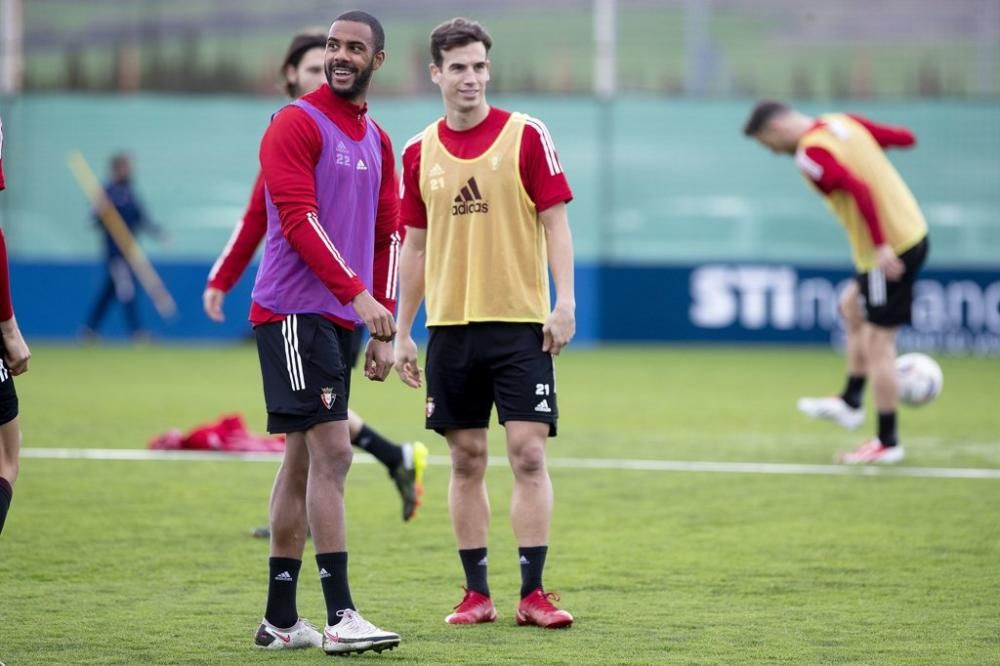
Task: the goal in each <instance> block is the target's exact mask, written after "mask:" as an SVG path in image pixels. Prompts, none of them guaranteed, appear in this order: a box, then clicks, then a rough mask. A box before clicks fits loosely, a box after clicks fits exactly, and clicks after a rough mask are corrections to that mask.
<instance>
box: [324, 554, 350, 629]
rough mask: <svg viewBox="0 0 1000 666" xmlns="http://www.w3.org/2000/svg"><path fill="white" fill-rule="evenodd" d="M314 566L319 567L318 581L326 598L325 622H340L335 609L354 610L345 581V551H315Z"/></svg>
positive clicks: (330, 623) (332, 623)
mask: <svg viewBox="0 0 1000 666" xmlns="http://www.w3.org/2000/svg"><path fill="white" fill-rule="evenodd" d="M316 566H318V567H319V583H320V585H322V586H323V599H325V600H326V623H327V624H329V625H334V624H337V623H338V622H340V618H339V617H337V611H342V610H345V609H347V608H350V609H351V610H354V601H353V600H352V599H351V586H350V585H349V584H348V582H347V552H346V551H342V552H339V553H317V554H316Z"/></svg>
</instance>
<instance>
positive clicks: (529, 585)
mask: <svg viewBox="0 0 1000 666" xmlns="http://www.w3.org/2000/svg"><path fill="white" fill-rule="evenodd" d="M548 552H549V547H548V546H532V547H531V548H518V549H517V554H518V555H520V556H521V558H520V559H521V598H522V599H524V598H525V597H526V596H528V595H529V594H531V593H532V592H534V591H535V590H536V589H538V588H540V587H541V586H542V569H544V568H545V555H546V554H547V553H548Z"/></svg>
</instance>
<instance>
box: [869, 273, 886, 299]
mask: <svg viewBox="0 0 1000 666" xmlns="http://www.w3.org/2000/svg"><path fill="white" fill-rule="evenodd" d="M887 301H888V296H887V294H886V285H885V273H883V272H882V269H880V268H873V269H871V271H869V272H868V305H871V306H874V307H879V306H881V305H885V304H886V302H887Z"/></svg>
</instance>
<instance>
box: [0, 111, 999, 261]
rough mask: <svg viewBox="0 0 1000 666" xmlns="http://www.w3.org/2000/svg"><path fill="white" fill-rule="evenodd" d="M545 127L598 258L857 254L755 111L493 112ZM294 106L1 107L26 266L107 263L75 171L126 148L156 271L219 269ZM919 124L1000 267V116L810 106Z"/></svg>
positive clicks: (966, 248) (939, 233) (931, 161)
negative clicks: (272, 140) (755, 125)
mask: <svg viewBox="0 0 1000 666" xmlns="http://www.w3.org/2000/svg"><path fill="white" fill-rule="evenodd" d="M493 101H494V103H496V104H497V105H498V106H503V107H506V108H512V109H518V110H523V111H526V112H528V113H531V114H532V115H535V116H537V117H539V118H541V119H542V120H544V121H545V122H546V124H547V125H548V126H549V129H550V130H551V133H552V135H553V137H554V139H555V142H556V145H557V148H558V149H559V152H560V156H561V159H562V163H563V166H564V168H565V170H566V173H567V175H568V177H569V179H570V184H571V185H572V187H573V189H574V192H575V194H576V200H575V201H574V203H573V204H572V205H571V208H570V211H571V213H570V215H571V222H572V225H573V228H574V232H575V237H576V245H577V253H578V255H579V256H580V258H581V259H583V260H590V261H600V260H615V261H634V262H637V263H664V262H665V263H670V262H692V261H699V260H703V259H739V260H785V261H788V260H794V261H796V262H797V263H799V264H802V263H805V264H809V263H813V264H831V263H833V264H843V263H846V261H847V258H848V253H847V247H846V241H845V240H844V237H843V234H842V232H841V231H840V229H839V227H838V226H837V224H836V223H835V222H834V221H833V220H832V218H831V217H830V216H829V214H828V213H827V211H826V209H825V207H824V206H823V205H822V204H821V202H820V200H819V198H818V197H817V196H816V195H815V194H814V193H813V192H811V191H810V190H809V188H807V187H806V186H805V184H804V182H803V181H802V179H801V178H800V177H799V176H798V174H797V172H796V169H795V167H794V165H793V163H792V161H791V160H789V159H788V158H779V157H775V156H773V155H771V154H769V153H768V152H765V151H763V150H761V149H760V148H759V147H757V146H756V145H755V144H753V143H752V142H749V141H747V140H744V139H743V137H742V136H741V134H740V126H741V124H742V122H743V119H744V116H745V114H746V112H747V110H748V108H749V106H750V102H749V101H693V100H677V101H672V100H664V99H659V98H658V99H643V98H625V99H621V100H619V101H617V102H615V103H614V104H611V105H601V104H600V103H598V102H595V101H593V100H590V99H586V98H563V97H552V98H546V97H531V98H495V99H494V100H493ZM281 103H282V101H281V100H279V99H259V98H244V97H174V96H155V95H140V96H132V97H122V96H93V97H91V96H47V95H30V96H24V97H19V98H11V99H6V100H2V101H0V115H2V117H3V119H4V128H5V141H4V167H5V173H6V175H7V181H8V191H7V192H5V193H4V194H3V195H2V196H0V222H2V223H3V226H4V228H5V230H6V232H7V237H8V243H9V244H10V246H11V250H10V251H11V253H12V254H13V255H14V256H16V257H18V258H20V259H27V260H30V259H33V258H38V259H48V260H51V259H65V260H77V259H81V258H88V257H95V256H96V255H97V252H98V248H99V246H98V242H97V236H96V234H95V233H94V230H93V226H92V224H91V222H90V220H89V216H88V208H87V205H86V203H85V201H84V199H83V196H82V195H81V194H80V192H79V190H78V189H77V186H76V184H75V182H74V181H73V179H72V176H71V174H70V172H69V170H68V168H67V167H66V156H67V154H68V153H69V152H70V151H72V150H74V149H79V150H81V151H82V152H83V153H84V154H85V155H86V156H87V158H88V159H89V160H90V161H91V163H92V164H93V166H94V167H95V169H97V170H98V171H99V172H100V173H101V174H103V173H104V172H105V171H106V168H105V163H106V161H107V158H108V156H109V155H110V154H111V153H112V152H114V151H116V150H120V149H128V150H130V151H131V152H132V153H133V154H134V156H135V167H136V183H137V187H138V191H139V193H140V194H141V195H142V196H143V198H144V199H145V201H146V204H147V207H148V209H149V210H150V211H151V213H152V215H153V217H154V218H155V219H156V220H157V221H158V222H159V223H161V224H162V225H164V226H165V227H166V228H167V229H168V230H169V231H170V234H171V236H172V241H171V243H170V244H169V245H165V246H158V245H155V244H149V250H150V253H151V254H152V255H153V256H154V257H175V258H196V259H201V258H204V259H209V258H211V257H212V256H214V255H215V254H216V253H217V252H218V251H219V249H220V248H221V247H222V246H223V245H224V243H225V241H226V239H227V237H228V235H229V233H230V231H231V229H232V226H233V224H234V223H235V221H236V220H237V219H238V217H239V216H240V215H241V213H242V211H243V208H244V206H245V204H246V198H247V196H248V194H249V191H250V186H251V184H252V182H253V178H254V175H255V173H256V169H257V166H256V165H257V158H256V149H257V144H258V141H259V138H260V135H261V133H262V132H263V130H264V128H265V127H266V125H267V122H268V119H269V115H270V113H271V112H272V111H273V110H274V109H275V108H277V107H278V106H279V105H280V104H281ZM371 108H372V112H373V115H374V116H375V117H376V118H377V119H378V120H379V121H380V122H381V124H382V125H383V126H384V127H385V129H386V130H387V131H388V132H389V134H390V135H391V136H392V138H393V141H394V143H395V146H396V148H397V154H398V153H399V151H400V150H401V149H402V146H403V144H405V142H406V140H407V139H408V138H409V137H411V136H412V135H413V134H415V133H416V132H418V131H420V130H421V129H422V128H423V127H424V126H425V125H426V124H427V123H428V122H430V121H431V120H433V119H434V118H435V117H436V116H437V115H439V113H440V101H439V100H438V99H436V98H418V99H405V100H403V99H395V98H394V99H374V100H372V101H371ZM805 108H806V109H807V110H809V111H821V110H826V109H838V110H840V109H843V110H850V111H857V112H861V113H864V114H866V115H868V116H870V117H872V118H874V119H876V120H879V121H885V122H892V123H899V124H904V125H907V126H908V127H910V128H911V129H913V130H914V132H916V134H917V137H918V145H917V147H916V149H914V150H910V151H899V152H896V153H894V154H893V161H894V162H895V163H896V164H897V166H898V168H899V169H900V171H901V172H902V174H903V176H904V177H905V179H906V180H907V182H908V183H909V184H910V185H911V187H912V189H913V190H914V192H915V194H916V195H917V198H918V199H919V200H920V202H921V204H922V205H923V207H924V210H925V212H926V214H927V217H928V220H929V222H930V225H931V228H932V233H933V235H934V261H935V263H938V264H939V265H944V264H948V265H992V266H996V265H998V264H1000V130H998V129H997V128H998V127H1000V106H998V105H997V104H986V103H982V104H974V103H963V102H912V103H901V102H893V103H880V104H867V105H866V104H857V103H851V104H850V105H839V104H829V105H824V106H823V107H814V106H807V107H805Z"/></svg>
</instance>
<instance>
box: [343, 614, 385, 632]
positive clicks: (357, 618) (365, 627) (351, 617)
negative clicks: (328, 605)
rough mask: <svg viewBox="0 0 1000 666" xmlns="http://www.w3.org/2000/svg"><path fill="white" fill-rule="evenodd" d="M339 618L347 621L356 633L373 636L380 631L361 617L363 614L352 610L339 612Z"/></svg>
mask: <svg viewBox="0 0 1000 666" xmlns="http://www.w3.org/2000/svg"><path fill="white" fill-rule="evenodd" d="M337 617H339V618H342V619H344V620H347V625H348V627H349V628H351V629H354V630H356V631H359V632H367V633H371V634H374V633H378V631H379V629H378V627H376V626H375V625H374V624H372V623H371V622H369V621H368V620H366V619H365V618H363V617H361V613H359V612H357V611H355V610H351V609H350V608H345V609H344V610H339V611H337ZM345 628H347V627H345Z"/></svg>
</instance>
